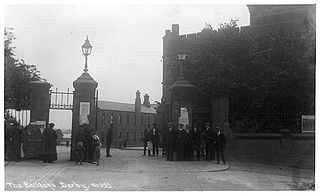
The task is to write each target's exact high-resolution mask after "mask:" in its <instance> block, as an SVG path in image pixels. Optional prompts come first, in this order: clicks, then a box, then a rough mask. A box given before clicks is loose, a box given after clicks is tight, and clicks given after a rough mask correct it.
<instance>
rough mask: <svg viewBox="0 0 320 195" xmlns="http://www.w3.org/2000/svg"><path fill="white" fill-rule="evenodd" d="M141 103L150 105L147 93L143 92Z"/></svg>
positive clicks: (146, 105)
mask: <svg viewBox="0 0 320 195" xmlns="http://www.w3.org/2000/svg"><path fill="white" fill-rule="evenodd" d="M143 105H144V106H145V107H148V108H150V107H151V105H150V101H149V95H148V94H145V95H144V99H143Z"/></svg>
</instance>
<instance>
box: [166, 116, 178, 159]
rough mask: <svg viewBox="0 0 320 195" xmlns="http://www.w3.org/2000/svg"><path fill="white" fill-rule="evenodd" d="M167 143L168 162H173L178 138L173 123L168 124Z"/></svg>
mask: <svg viewBox="0 0 320 195" xmlns="http://www.w3.org/2000/svg"><path fill="white" fill-rule="evenodd" d="M166 136H167V139H166V140H167V143H166V148H167V161H173V151H174V148H175V146H176V137H177V132H176V130H175V129H174V128H173V125H172V123H171V122H170V123H168V131H167V134H166Z"/></svg>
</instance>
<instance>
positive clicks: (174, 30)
mask: <svg viewBox="0 0 320 195" xmlns="http://www.w3.org/2000/svg"><path fill="white" fill-rule="evenodd" d="M171 28H172V33H173V34H174V35H178V36H179V24H172V26H171Z"/></svg>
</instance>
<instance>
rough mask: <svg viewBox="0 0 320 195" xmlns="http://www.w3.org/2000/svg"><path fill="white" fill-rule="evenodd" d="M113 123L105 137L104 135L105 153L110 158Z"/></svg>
mask: <svg viewBox="0 0 320 195" xmlns="http://www.w3.org/2000/svg"><path fill="white" fill-rule="evenodd" d="M113 127H114V126H113V123H111V124H110V128H109V129H108V132H107V135H106V152H107V157H111V155H110V148H111V144H112V141H113Z"/></svg>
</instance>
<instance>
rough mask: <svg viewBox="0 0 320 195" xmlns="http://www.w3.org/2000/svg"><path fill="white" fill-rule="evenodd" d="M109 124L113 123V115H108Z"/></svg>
mask: <svg viewBox="0 0 320 195" xmlns="http://www.w3.org/2000/svg"><path fill="white" fill-rule="evenodd" d="M110 123H113V113H111V115H110Z"/></svg>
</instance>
